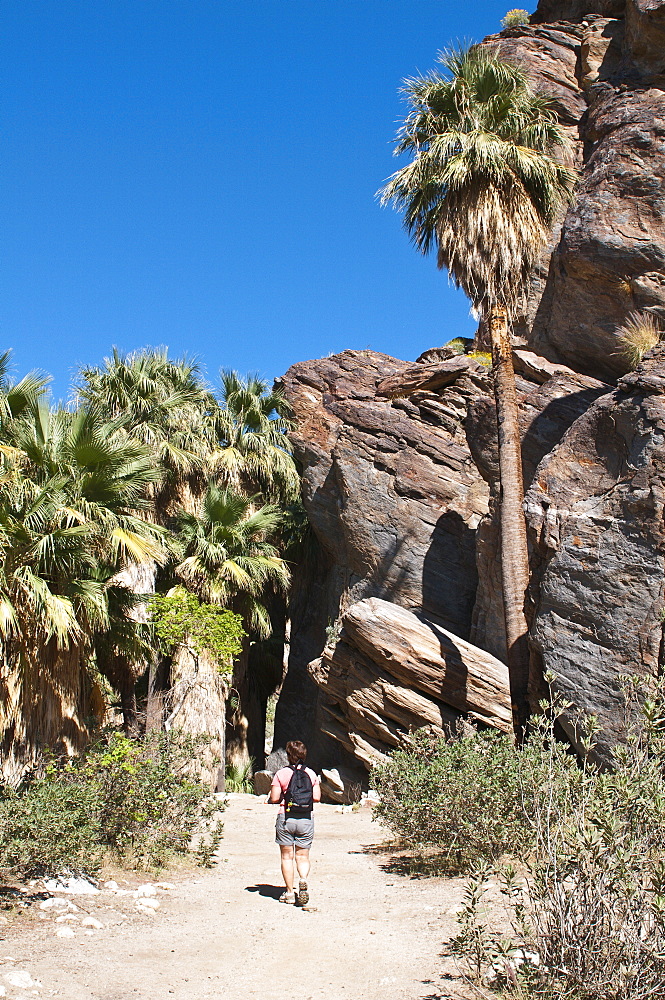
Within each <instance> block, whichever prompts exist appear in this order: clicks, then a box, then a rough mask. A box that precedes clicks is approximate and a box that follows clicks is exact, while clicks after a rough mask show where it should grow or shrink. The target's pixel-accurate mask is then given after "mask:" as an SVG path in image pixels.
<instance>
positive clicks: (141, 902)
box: [136, 898, 159, 910]
mask: <svg viewBox="0 0 665 1000" xmlns="http://www.w3.org/2000/svg"><path fill="white" fill-rule="evenodd" d="M136 905H137V906H138V907H140V908H142V909H146V910H158V909H159V900H158V899H152V898H150V899H137V900H136Z"/></svg>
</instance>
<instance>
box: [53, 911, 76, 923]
mask: <svg viewBox="0 0 665 1000" xmlns="http://www.w3.org/2000/svg"><path fill="white" fill-rule="evenodd" d="M72 920H78V917H77V916H76V914H75V913H63V914H62V916H61V917H56V918H55V922H56V924H65V923H69V922H70V921H72Z"/></svg>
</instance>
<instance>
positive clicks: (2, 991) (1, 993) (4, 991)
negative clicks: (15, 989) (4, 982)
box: [0, 986, 7, 997]
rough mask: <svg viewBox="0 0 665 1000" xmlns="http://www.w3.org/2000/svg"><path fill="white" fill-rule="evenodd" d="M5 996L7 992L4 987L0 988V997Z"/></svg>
mask: <svg viewBox="0 0 665 1000" xmlns="http://www.w3.org/2000/svg"><path fill="white" fill-rule="evenodd" d="M6 996H7V990H6V989H5V987H4V986H0V997H6Z"/></svg>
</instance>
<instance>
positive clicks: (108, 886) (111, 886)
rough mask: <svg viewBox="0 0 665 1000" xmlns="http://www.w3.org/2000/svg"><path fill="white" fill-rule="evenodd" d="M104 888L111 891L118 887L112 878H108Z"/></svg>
mask: <svg viewBox="0 0 665 1000" xmlns="http://www.w3.org/2000/svg"><path fill="white" fill-rule="evenodd" d="M104 888H105V889H112V890H113V891H115V890H116V889H117V888H118V883H117V882H115V881H114V880H113V879H109V880H108V882H105V883H104Z"/></svg>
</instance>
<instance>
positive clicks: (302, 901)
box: [298, 878, 309, 906]
mask: <svg viewBox="0 0 665 1000" xmlns="http://www.w3.org/2000/svg"><path fill="white" fill-rule="evenodd" d="M308 903H309V892H308V891H307V882H305V880H304V878H301V879H300V882H299V883H298V906H307V904H308Z"/></svg>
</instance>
